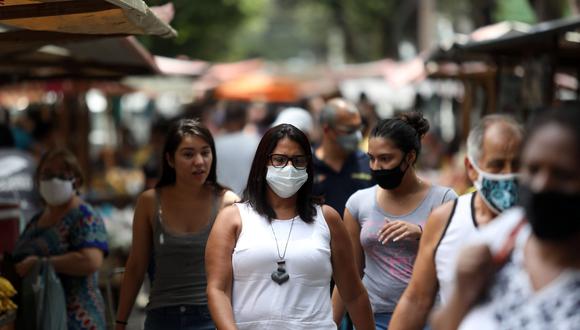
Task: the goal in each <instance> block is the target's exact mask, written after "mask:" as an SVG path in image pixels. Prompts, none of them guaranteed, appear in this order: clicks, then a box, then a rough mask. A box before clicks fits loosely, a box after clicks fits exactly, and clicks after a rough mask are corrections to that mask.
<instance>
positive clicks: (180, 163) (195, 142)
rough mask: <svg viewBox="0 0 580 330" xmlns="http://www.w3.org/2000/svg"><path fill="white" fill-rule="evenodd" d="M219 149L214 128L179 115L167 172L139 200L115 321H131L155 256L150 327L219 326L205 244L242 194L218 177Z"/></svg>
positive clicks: (166, 150)
mask: <svg viewBox="0 0 580 330" xmlns="http://www.w3.org/2000/svg"><path fill="white" fill-rule="evenodd" d="M214 155H215V145H214V141H213V138H212V136H211V133H210V132H209V130H207V129H206V128H205V127H204V126H202V125H201V124H200V123H199V122H198V121H196V120H193V119H181V120H178V121H177V122H175V123H174V124H173V125H172V126H171V128H170V129H169V131H168V132H167V137H166V142H165V145H164V147H163V154H162V164H163V165H162V172H161V178H160V180H159V182H158V183H157V185H156V186H155V188H154V189H149V190H147V191H145V192H143V193H142V194H141V195H140V196H139V199H138V201H137V206H136V209H135V216H134V221H133V243H132V246H131V252H130V254H129V259H128V261H127V265H126V268H125V269H126V270H125V275H124V278H123V284H122V286H121V296H120V298H119V308H118V311H117V320H116V329H124V328H125V326H126V325H127V319H128V318H129V314H130V311H131V308H132V307H133V304H134V302H135V297H136V296H137V293H138V291H139V288H141V284H142V283H143V279H144V276H145V272H146V270H147V268H148V267H149V266H150V261H152V262H153V265H152V266H153V267H152V273H151V274H150V279H151V282H152V287H151V294H150V297H149V304H148V305H147V318H146V320H145V329H147V330H154V329H196V330H200V329H214V328H215V326H214V325H213V322H212V320H211V317H210V316H209V312H208V308H207V295H206V293H205V290H206V275H205V261H204V256H205V245H206V241H207V237H208V235H209V232H210V230H211V228H212V226H213V223H214V220H215V217H216V215H217V213H218V211H219V210H220V209H221V208H222V207H223V206H224V205H228V204H231V203H232V202H233V201H235V200H237V196H236V195H235V194H234V193H232V192H231V191H229V190H227V189H224V188H223V187H222V186H220V185H219V184H218V180H217V175H216V172H217V171H216V158H215V156H214ZM151 256H153V257H151ZM184 260H186V261H187V262H184Z"/></svg>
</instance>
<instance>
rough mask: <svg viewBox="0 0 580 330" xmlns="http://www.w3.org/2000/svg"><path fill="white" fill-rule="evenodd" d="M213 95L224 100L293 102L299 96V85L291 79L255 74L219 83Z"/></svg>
mask: <svg viewBox="0 0 580 330" xmlns="http://www.w3.org/2000/svg"><path fill="white" fill-rule="evenodd" d="M215 95H216V97H217V98H219V99H226V100H241V101H264V102H295V101H297V100H298V99H299V97H300V86H299V84H298V82H296V81H294V80H292V79H288V78H284V77H273V76H268V75H265V74H256V75H248V76H244V77H242V78H239V79H236V80H232V81H228V82H225V83H223V84H221V85H220V86H218V88H216V91H215Z"/></svg>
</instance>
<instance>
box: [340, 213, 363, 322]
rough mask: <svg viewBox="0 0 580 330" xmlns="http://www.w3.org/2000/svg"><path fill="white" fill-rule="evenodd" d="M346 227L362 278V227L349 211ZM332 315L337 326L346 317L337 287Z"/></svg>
mask: <svg viewBox="0 0 580 330" xmlns="http://www.w3.org/2000/svg"><path fill="white" fill-rule="evenodd" d="M344 227H345V228H346V231H347V232H348V236H349V237H350V242H351V243H352V247H353V252H354V261H355V265H356V267H357V271H358V274H359V276H360V277H361V278H362V275H363V270H364V253H363V249H362V246H361V245H360V225H359V223H358V221H357V220H356V219H355V218H354V217H353V216H352V214H350V211H349V210H348V209H345V210H344ZM332 314H333V318H334V322H335V323H336V324H337V325H340V323H341V321H342V318H343V316H344V304H343V303H342V298H341V297H340V292H338V289H337V287H335V288H334V291H333V292H332Z"/></svg>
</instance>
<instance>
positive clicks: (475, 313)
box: [459, 209, 580, 330]
mask: <svg viewBox="0 0 580 330" xmlns="http://www.w3.org/2000/svg"><path fill="white" fill-rule="evenodd" d="M523 216H524V214H523V211H522V210H521V209H512V210H510V211H508V212H505V213H504V214H503V215H501V216H500V217H499V218H498V219H496V220H494V221H493V223H491V224H490V225H488V226H486V227H485V228H484V229H482V230H481V231H480V233H481V236H480V237H479V239H481V241H483V242H485V243H487V244H488V245H489V247H490V249H491V250H492V253H494V254H495V253H497V251H499V249H500V248H501V247H502V246H503V244H504V242H505V241H506V239H507V237H508V236H509V234H510V233H511V232H512V231H513V228H514V227H515V226H516V225H517V223H518V222H519V221H521V219H522V218H523ZM530 234H531V227H530V226H529V225H527V224H526V225H525V226H524V227H523V228H522V229H521V230H520V232H519V233H518V234H517V236H516V244H515V247H514V250H513V252H512V255H511V258H510V260H508V262H507V263H506V264H505V265H504V266H503V267H502V268H501V269H500V270H499V271H498V272H497V273H496V275H495V278H494V280H493V284H492V286H491V287H490V289H489V291H488V297H487V298H486V299H485V300H484V301H483V302H481V303H480V304H479V305H476V306H475V307H474V308H473V309H472V310H471V311H470V312H469V314H468V315H467V316H466V317H465V319H464V320H463V322H462V323H461V325H460V327H459V329H461V330H468V329H482V330H485V329H493V330H496V329H497V330H502V329H506V330H507V329H510V330H512V329H513V330H519V329H522V330H523V329H526V330H536V329H537V330H547V329H549V330H579V329H580V270H577V269H568V270H564V271H563V272H562V273H561V274H560V275H559V276H558V277H557V278H556V279H554V280H553V281H552V282H551V283H549V284H548V285H547V286H545V287H543V288H542V289H540V290H539V291H535V290H534V289H533V287H532V284H531V282H530V277H529V274H528V273H527V272H526V270H525V268H524V253H523V252H524V246H525V243H526V242H527V241H528V239H529V237H530Z"/></svg>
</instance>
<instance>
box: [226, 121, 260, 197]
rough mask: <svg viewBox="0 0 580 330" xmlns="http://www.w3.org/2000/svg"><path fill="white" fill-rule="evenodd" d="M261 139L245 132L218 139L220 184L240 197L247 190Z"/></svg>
mask: <svg viewBox="0 0 580 330" xmlns="http://www.w3.org/2000/svg"><path fill="white" fill-rule="evenodd" d="M259 143H260V137H259V136H258V135H256V134H251V133H246V132H243V131H240V132H236V133H229V134H224V135H221V136H218V137H216V139H215V148H216V157H215V160H216V171H217V172H216V174H217V179H218V182H219V183H220V184H221V185H223V186H224V187H227V188H229V189H231V190H232V191H233V192H235V193H236V194H237V195H238V196H241V195H242V192H243V191H244V189H245V188H246V184H247V182H248V175H250V168H251V167H252V161H253V160H254V154H255V153H256V148H257V147H258V144H259Z"/></svg>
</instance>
